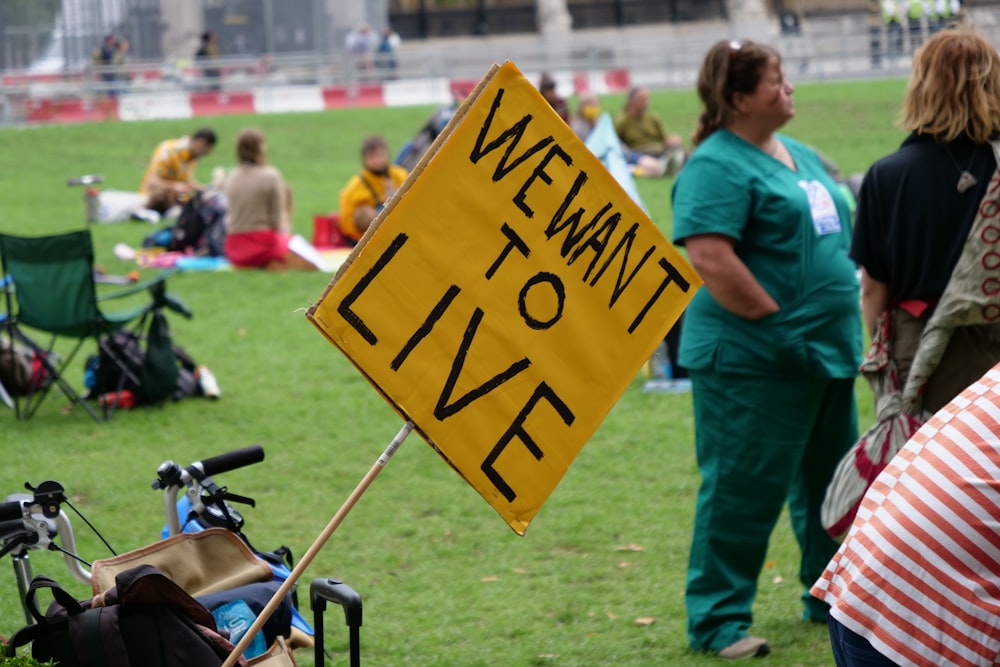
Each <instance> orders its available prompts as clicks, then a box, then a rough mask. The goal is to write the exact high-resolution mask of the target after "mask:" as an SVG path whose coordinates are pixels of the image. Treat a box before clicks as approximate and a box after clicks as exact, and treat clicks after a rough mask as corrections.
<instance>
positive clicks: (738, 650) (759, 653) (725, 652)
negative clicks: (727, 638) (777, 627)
mask: <svg viewBox="0 0 1000 667" xmlns="http://www.w3.org/2000/svg"><path fill="white" fill-rule="evenodd" d="M770 652H771V649H770V647H769V646H768V645H767V640H766V639H762V638H761V637H751V636H750V635H747V636H746V637H744V638H743V639H738V640H737V641H735V642H733V643H732V644H730V645H729V646H727V647H726V648H724V649H722V650H721V651H719V657H720V658H725V659H727V660H736V659H737V658H763V657H764V656H765V655H767V654H768V653H770Z"/></svg>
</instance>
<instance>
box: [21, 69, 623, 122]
mask: <svg viewBox="0 0 1000 667" xmlns="http://www.w3.org/2000/svg"><path fill="white" fill-rule="evenodd" d="M526 76H527V74H526ZM529 78H530V77H529ZM535 78H537V77H535ZM562 78H564V82H565V84H566V85H567V86H571V87H572V90H573V91H574V92H577V93H584V92H593V93H598V94H604V93H614V92H621V91H624V90H627V89H628V87H629V85H630V81H631V78H632V77H631V75H630V73H629V71H628V70H624V69H616V70H607V71H593V72H574V73H570V74H567V75H566V76H565V77H562ZM476 83H477V81H475V80H470V79H446V78H434V79H407V80H396V81H384V82H378V83H358V84H348V85H341V86H301V85H268V86H259V87H253V88H249V89H246V90H225V91H217V92H215V91H213V92H205V91H199V92H186V91H170V90H163V91H155V92H137V93H124V94H122V95H120V96H118V97H113V98H112V97H97V96H79V97H59V96H37V97H30V98H29V99H28V100H27V102H26V104H25V110H26V118H25V120H26V121H27V122H28V123H82V122H95V121H104V120H126V121H128V120H153V119H157V120H161V119H175V118H197V117H202V116H219V115H224V114H251V113H255V114H267V113H287V112H296V111H322V110H324V109H344V108H364V107H382V106H389V107H404V106H418V105H427V104H448V103H449V102H451V101H452V99H453V95H455V94H459V95H461V94H463V93H465V92H468V91H471V90H472V89H473V88H474V87H475V85H476ZM47 90H48V91H49V92H51V91H53V90H54V87H53V86H51V85H50V86H49V87H48V88H47Z"/></svg>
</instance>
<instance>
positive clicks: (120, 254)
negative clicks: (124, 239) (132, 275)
mask: <svg viewBox="0 0 1000 667" xmlns="http://www.w3.org/2000/svg"><path fill="white" fill-rule="evenodd" d="M115 257H117V258H118V259H120V260H122V261H123V262H130V261H132V260H133V259H135V250H133V249H132V248H131V247H129V246H128V245H126V244H124V243H116V244H115Z"/></svg>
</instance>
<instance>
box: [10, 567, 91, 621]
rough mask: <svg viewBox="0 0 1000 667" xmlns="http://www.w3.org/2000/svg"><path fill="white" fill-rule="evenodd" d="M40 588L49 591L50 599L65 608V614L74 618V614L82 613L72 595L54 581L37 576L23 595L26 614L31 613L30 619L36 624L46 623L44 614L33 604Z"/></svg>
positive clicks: (80, 607) (81, 608)
mask: <svg viewBox="0 0 1000 667" xmlns="http://www.w3.org/2000/svg"><path fill="white" fill-rule="evenodd" d="M42 588H49V589H51V590H52V597H53V598H54V599H55V601H56V602H58V603H59V604H61V605H62V606H63V607H65V608H66V611H67V613H69V615H70V616H75V615H76V614H79V613H81V612H82V611H83V607H82V606H81V605H80V603H79V602H78V601H77V599H76V598H75V597H73V596H72V595H70V594H69V593H67V592H66V591H65V590H63V589H62V588H61V587H60V586H59V584H57V583H56V582H55V581H54V580H52V579H49V578H48V577H46V576H44V575H38V576H37V577H35V578H34V579H32V580H31V585H29V586H28V592H27V593H25V595H24V604H25V606H26V607H27V609H28V612H29V613H31V615H32V617H33V618H34V619H35V620H36V621H37V622H38V623H45V622H47V621H46V618H45V614H43V613H42V612H41V611H40V610H39V609H38V605H37V604H35V593H37V592H38V590H39V589H42Z"/></svg>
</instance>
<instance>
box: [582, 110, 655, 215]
mask: <svg viewBox="0 0 1000 667" xmlns="http://www.w3.org/2000/svg"><path fill="white" fill-rule="evenodd" d="M585 143H586V145H587V148H589V149H590V152H591V153H593V154H594V155H596V156H597V158H598V159H599V160H600V161H601V163H602V164H603V165H604V167H605V169H607V170H608V171H609V172H610V173H611V175H612V176H614V178H615V180H616V181H618V184H619V185H621V186H622V188H623V189H624V190H625V192H626V193H628V196H629V197H631V198H632V201H634V202H635V203H636V204H638V205H639V208H641V209H642V210H643V212H645V213H646V215H649V209H648V208H646V204H645V202H643V201H642V197H641V196H640V195H639V188H638V187H636V185H635V179H634V178H633V177H632V170H631V169H630V168H629V166H628V162H626V160H625V153H624V151H622V142H621V139H619V138H618V133H617V132H615V124H614V121H612V120H611V114H609V113H608V112H607V111H605V112H604V113H602V114H601V117H600V118H598V119H597V125H595V126H594V129H592V130H591V131H590V134H588V135H587V141H586V142H585Z"/></svg>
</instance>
